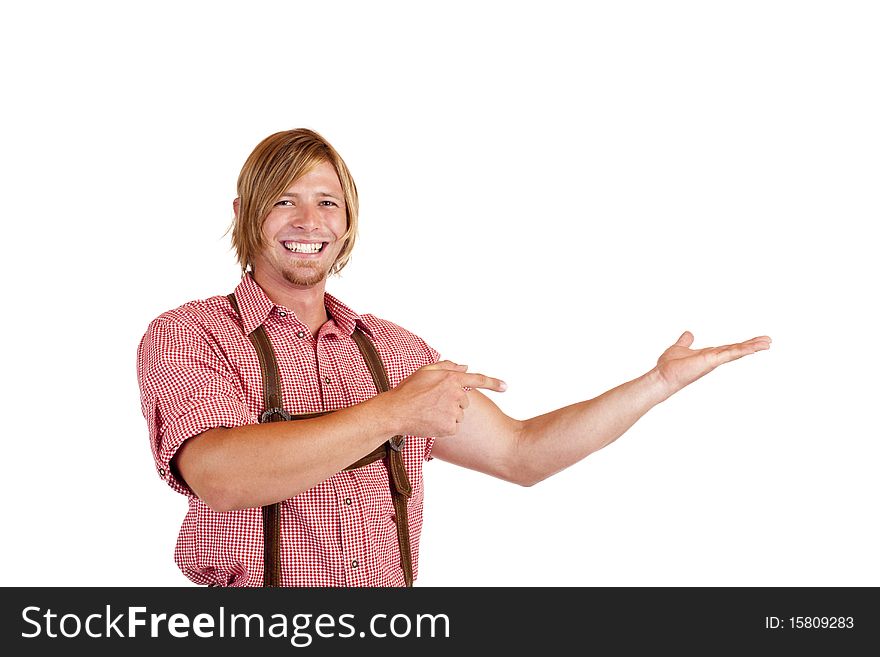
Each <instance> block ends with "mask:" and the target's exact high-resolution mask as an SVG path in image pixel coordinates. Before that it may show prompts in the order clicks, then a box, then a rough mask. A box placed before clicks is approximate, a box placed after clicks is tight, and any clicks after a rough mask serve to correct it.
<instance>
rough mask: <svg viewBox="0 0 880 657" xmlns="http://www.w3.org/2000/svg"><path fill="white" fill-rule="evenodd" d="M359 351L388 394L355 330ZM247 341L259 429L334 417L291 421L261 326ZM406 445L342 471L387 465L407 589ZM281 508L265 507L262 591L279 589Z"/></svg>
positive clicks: (372, 350)
mask: <svg viewBox="0 0 880 657" xmlns="http://www.w3.org/2000/svg"><path fill="white" fill-rule="evenodd" d="M227 298H228V299H229V302H230V303H231V304H232V307H233V309H234V310H235V312H236V313H238V314H239V315H241V312H240V311H239V309H238V302H237V301H236V299H235V294H229V295H227ZM351 337H352V338H353V339H354V341H355V343H356V344H357V346H358V349H359V350H360V352H361V356H363V359H364V361H365V362H366V363H367V367H368V368H369V370H370V375H371V376H372V377H373V383H375V385H376V390H378V391H379V392H380V393H381V392H386V391H388V390H390V389H391V386H390V384H389V382H388V374H387V373H386V372H385V366H384V365H383V364H382V359H381V358H380V357H379V354H378V352H377V351H376V347H375V346H374V345H373V343H372V342H370V339H369V338H368V337H367V336H366V335H365V334H364V333H363V332H362V331H361V330H360V329H359V328H357V327H355V330H354V333H353V334H352V336H351ZM248 338H250V341H251V342H252V343H253V345H254V348H255V349H256V351H257V357H258V358H259V360H260V371H261V373H262V375H263V395H264V400H263V401H264V403H265V405H266V410H265V411H263V413H262V414H261V415H260V423H264V422H281V421H285V420H304V419H308V418H313V417H319V416H321V415H326V414H327V413H332V411H321V412H317V413H302V414H299V415H291V414H289V413H287V412H285V411H284V406H283V402H282V399H281V376H280V373H279V371H278V361H277V360H276V359H275V351H274V350H273V349H272V343H271V342H270V341H269V336H268V335H266V330H265V329H264V328H263V326H262V325H260V326H258V327H257V328H256V329H254V331H253V333H251V334H250V335H249V336H248ZM404 443H405V439H404V437H403V436H394V437H393V438H390V439H389V440H388V441H387V442H385V443H383V444H381V445H379V447H377V448H376V449H375V450H373V451H372V452H370V453H369V454H367V455H366V456H364V457H362V458H360V459H358V460H357V461H355V462H354V463H352V464H351V465H349V466H348V467H347V468H345V470H354V469H356V468H360V467H363V466H365V465H369V464H370V463H373V462H375V461H378V460H379V459H383V458H384V459H386V462H385V463H386V466H387V467H388V479H389V482H388V483H389V487H390V489H391V499H392V502H393V503H394V521H395V524H396V525H397V542H398V545H399V547H400V565H401V566H402V567H403V576H404V579H405V580H406V585H407V586H412V584H413V568H412V551H411V547H410V542H409V520H408V517H407V508H406V504H407V498H409V496H410V495H411V494H412V487H411V486H410V483H409V478H408V477H407V475H406V468H405V467H404V464H403V455H402V453H401V450H403V446H404ZM280 554H281V503H280V502H276V503H275V504H269V505H267V506H264V507H263V585H264V586H281V556H280Z"/></svg>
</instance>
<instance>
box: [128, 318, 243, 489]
mask: <svg viewBox="0 0 880 657" xmlns="http://www.w3.org/2000/svg"><path fill="white" fill-rule="evenodd" d="M137 374H138V385H139V386H140V392H141V410H142V412H143V414H144V418H145V419H146V421H147V427H148V430H149V438H150V448H151V449H152V452H153V459H154V460H155V465H156V471H157V472H158V474H159V476H160V477H161V478H162V479H164V480H165V481H166V482H167V483H168V485H169V486H171V488H172V489H174V490H175V491H177V492H179V493H182V494H184V495H193V492H192V490H191V489H190V488H189V487H188V486H187V485H186V482H184V481H183V480H182V479H181V478H179V477H178V476H177V475H176V474H175V473H173V472H172V471H171V467H170V463H171V459H172V458H174V455H175V454H176V453H177V450H178V449H180V446H181V445H182V444H183V443H184V441H186V440H187V439H189V438H192V437H193V436H197V435H199V434H201V433H203V432H205V431H207V430H209V429H214V428H217V427H237V426H242V425H245V424H253V423H256V422H257V418H256V417H255V416H254V415H253V414H252V413H251V412H250V410H249V409H248V407H247V404H246V402H245V398H244V393H243V390H242V388H241V385H240V384H239V383H238V380H237V377H236V376H234V375H233V373H232V371H231V370H230V368H229V364H228V363H227V361H226V360H225V358H223V356H222V355H221V354H219V353H217V352H216V351H215V349H214V348H213V347H212V343H211V341H210V340H209V339H208V336H207V335H206V334H205V333H204V332H203V331H201V330H200V329H199V328H198V327H192V326H187V325H185V324H183V323H180V322H178V321H176V320H174V319H171V318H166V317H159V318H157V319H155V320H153V322H151V323H150V325H149V327H148V328H147V332H146V333H145V334H144V336H143V338H142V339H141V342H140V344H139V345H138V352H137Z"/></svg>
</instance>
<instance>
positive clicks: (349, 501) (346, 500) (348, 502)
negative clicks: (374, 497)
mask: <svg viewBox="0 0 880 657" xmlns="http://www.w3.org/2000/svg"><path fill="white" fill-rule="evenodd" d="M345 503H346V504H347V505H348V506H351V498H350V497H346V498H345Z"/></svg>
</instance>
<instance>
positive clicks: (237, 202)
mask: <svg viewBox="0 0 880 657" xmlns="http://www.w3.org/2000/svg"><path fill="white" fill-rule="evenodd" d="M240 205H241V199H240V198H239V197H238V196H236V197H235V198H234V199H233V200H232V211H233V212H234V213H235V218H236V219H238V208H239V206H240Z"/></svg>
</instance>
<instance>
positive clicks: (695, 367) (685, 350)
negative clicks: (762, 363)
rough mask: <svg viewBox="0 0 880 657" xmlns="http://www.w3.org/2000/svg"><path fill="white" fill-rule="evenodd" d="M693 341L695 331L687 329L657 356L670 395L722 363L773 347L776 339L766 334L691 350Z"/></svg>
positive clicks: (658, 365) (659, 369) (658, 367)
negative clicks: (773, 340)
mask: <svg viewBox="0 0 880 657" xmlns="http://www.w3.org/2000/svg"><path fill="white" fill-rule="evenodd" d="M693 342H694V335H693V333H691V332H690V331H685V332H684V333H682V334H681V337H680V338H679V339H678V340H677V341H676V342H675V344H673V345H672V346H671V347H669V349H667V350H666V351H664V352H663V353H662V354H661V355H660V358H658V359H657V370H658V372H659V373H660V377H661V378H662V379H663V381H664V382H665V383H666V385H667V386H669V394H672V393H674V392H677V391H679V390H681V389H682V388H684V387H685V386H686V385H688V384H690V383H693V382H694V381H696V380H697V379H699V378H700V377H701V376H703V375H705V374H708V373H709V372H711V371H712V370H714V369H715V368H716V367H718V366H719V365H723V364H724V363H729V362H730V361H732V360H736V359H738V358H742V357H743V356H748V355H749V354H753V353H755V352H757V351H763V350H764V349H769V348H770V343H771V342H772V341H771V340H770V338H769V336H766V335H762V336H759V337H756V338H752V339H751V340H746V341H745V342H738V343H736V344H726V345H722V346H720V347H706V348H704V349H691V348H690V346H691V345H692V344H693Z"/></svg>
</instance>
